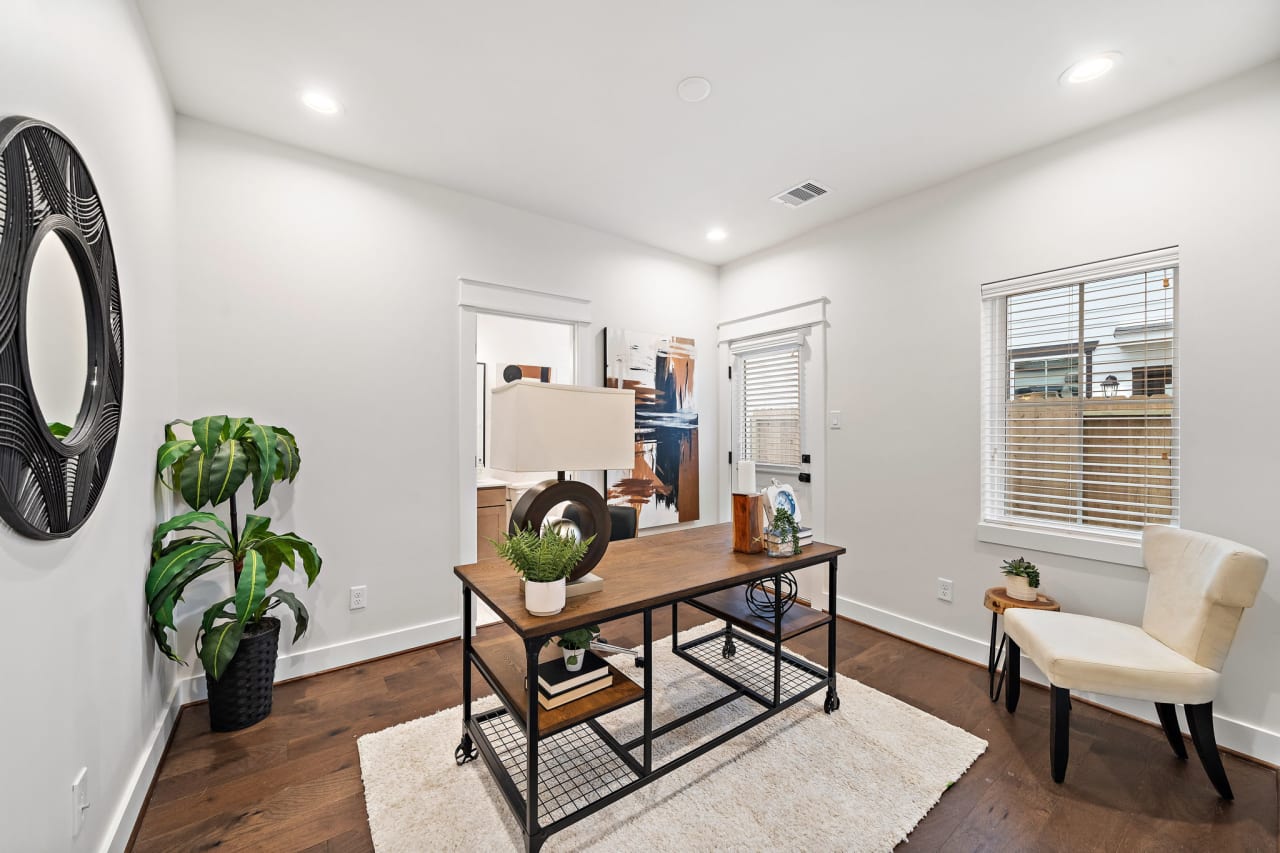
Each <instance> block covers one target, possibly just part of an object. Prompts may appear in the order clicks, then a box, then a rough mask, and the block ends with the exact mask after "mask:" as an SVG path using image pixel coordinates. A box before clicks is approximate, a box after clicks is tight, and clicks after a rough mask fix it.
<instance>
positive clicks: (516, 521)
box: [489, 379, 635, 584]
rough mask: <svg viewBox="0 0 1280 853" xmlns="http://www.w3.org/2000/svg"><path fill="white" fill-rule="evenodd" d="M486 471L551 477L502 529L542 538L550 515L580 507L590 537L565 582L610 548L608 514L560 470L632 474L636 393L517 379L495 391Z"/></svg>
mask: <svg viewBox="0 0 1280 853" xmlns="http://www.w3.org/2000/svg"><path fill="white" fill-rule="evenodd" d="M490 401H491V404H492V411H493V420H492V424H493V425H492V427H491V430H490V438H489V442H490V448H489V465H490V467H493V468H497V469H500V470H503V471H525V472H532V471H556V472H558V476H557V478H556V479H554V480H544V481H543V482H541V483H539V484H538V485H536V486H534V487H533V488H531V489H529V490H527V491H526V492H525V493H524V494H523V495H522V496H521V497H520V500H519V501H517V502H516V505H515V507H514V509H512V511H511V523H510V525H508V530H509V532H511V533H515V532H516V531H517V530H523V529H525V528H526V527H532V528H533V529H534V530H537V531H541V530H542V525H543V522H544V520H545V519H546V517H547V513H549V512H550V511H551V510H552V509H553V508H555V507H556V506H558V505H559V504H562V503H565V502H568V503H572V504H576V505H577V506H578V507H579V515H580V516H581V519H582V520H581V523H580V524H579V531H580V533H581V535H582V538H583V539H584V540H585V539H587V538H588V537H590V536H594V537H595V539H594V540H592V542H591V545H590V547H589V548H588V549H587V554H586V556H585V557H583V558H582V562H580V563H578V565H577V566H576V567H575V568H574V570H573V574H571V575H570V576H569V582H570V584H572V583H573V582H574V581H577V580H579V579H580V578H582V577H583V576H585V575H586V574H587V573H589V572H590V571H591V569H592V568H594V567H595V565H596V564H597V563H599V562H600V558H601V557H603V556H604V552H605V550H606V549H607V548H608V547H609V533H610V522H609V507H608V505H607V504H606V503H605V499H604V495H602V494H600V493H599V492H597V491H596V490H595V489H593V488H592V487H591V486H589V485H587V484H586V483H582V482H578V481H575V480H566V479H565V476H564V475H565V472H566V471H590V470H597V471H599V470H607V469H610V468H612V469H615V470H624V471H625V470H630V469H631V468H633V467H634V466H635V392H634V391H631V390H619V389H616V388H592V387H587V386H582V385H555V384H552V383H549V382H538V381H535V380H527V379H520V380H517V381H515V382H509V383H507V384H506V385H503V386H501V387H498V388H495V389H493V393H492V396H491V398H490Z"/></svg>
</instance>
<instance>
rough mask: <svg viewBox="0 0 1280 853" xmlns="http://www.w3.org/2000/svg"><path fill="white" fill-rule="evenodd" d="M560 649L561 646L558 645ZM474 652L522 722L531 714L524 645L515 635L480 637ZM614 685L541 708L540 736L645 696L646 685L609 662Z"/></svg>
mask: <svg viewBox="0 0 1280 853" xmlns="http://www.w3.org/2000/svg"><path fill="white" fill-rule="evenodd" d="M556 651H557V652H559V649H556ZM471 655H472V657H473V658H474V659H475V663H476V666H478V667H479V668H480V671H481V672H482V673H485V674H486V675H487V676H488V677H487V678H486V680H487V681H488V682H489V683H490V684H491V685H492V686H493V688H494V690H495V691H497V693H498V695H499V696H500V698H501V699H502V700H503V702H505V703H506V705H507V707H508V708H510V709H511V710H512V711H513V712H514V713H515V716H516V718H517V719H518V721H519V723H520V725H521V726H522V727H523V726H524V725H525V720H527V719H528V718H529V694H528V692H527V691H528V688H527V687H526V685H525V677H524V675H525V657H524V645H523V643H521V642H520V640H518V639H517V638H516V637H515V636H514V635H507V636H502V635H498V636H496V637H486V638H483V639H481V638H477V639H476V640H475V641H474V642H473V643H472V644H471ZM609 672H610V674H611V675H612V676H613V685H612V686H611V687H607V688H605V689H604V690H600V691H598V692H596V693H592V694H590V695H589V696H583V697H582V698H581V699H575V700H574V701H572V702H570V703H568V704H567V705H561V706H560V707H559V708H552V709H550V710H548V709H546V708H543V707H541V706H539V708H538V736H539V737H547V736H548V735H553V734H555V733H556V732H559V731H563V730H564V729H567V728H570V727H572V726H576V725H577V724H579V723H583V722H586V721H587V720H590V719H593V718H595V717H598V716H600V715H601V714H607V713H609V712H610V711H616V710H617V709H618V708H621V707H623V706H625V705H630V704H631V703H632V702H638V701H639V700H641V699H643V698H644V688H643V687H641V686H640V685H639V684H636V683H635V682H634V681H632V680H631V679H630V678H628V677H627V676H625V675H623V674H622V672H621V671H619V670H618V668H617V667H615V666H613V665H612V664H610V665H609Z"/></svg>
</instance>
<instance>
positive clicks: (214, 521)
mask: <svg viewBox="0 0 1280 853" xmlns="http://www.w3.org/2000/svg"><path fill="white" fill-rule="evenodd" d="M251 517H252V516H251ZM201 524H211V525H213V526H215V527H217V528H219V529H221V530H222V532H223V533H225V534H227V536H226V539H222V538H221V537H219V536H218V535H217V534H216V533H214V532H213V531H209V530H206V529H205V528H203V527H200V526H198V525H201ZM177 530H199V531H202V532H204V533H208V534H209V535H211V536H213V537H214V538H215V539H218V540H219V541H221V542H223V544H225V545H227V546H228V547H230V545H231V531H230V530H228V529H227V525H226V524H224V523H223V521H222V519H220V518H218V517H217V516H216V515H214V514H213V513H211V512H184V513H182V514H181V515H175V516H174V517H173V518H171V519H169V520H168V521H165V522H163V523H161V524H157V525H156V532H155V533H154V534H153V535H152V537H151V554H152V557H153V558H155V557H158V556H159V555H160V543H161V542H163V541H164V537H166V536H168V535H169V534H170V533H173V532H174V531H177Z"/></svg>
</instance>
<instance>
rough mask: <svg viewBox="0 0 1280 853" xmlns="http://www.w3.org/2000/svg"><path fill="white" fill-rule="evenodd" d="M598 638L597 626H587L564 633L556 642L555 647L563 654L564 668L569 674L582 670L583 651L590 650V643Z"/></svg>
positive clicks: (584, 656) (598, 629) (598, 630)
mask: <svg viewBox="0 0 1280 853" xmlns="http://www.w3.org/2000/svg"><path fill="white" fill-rule="evenodd" d="M598 636H600V626H599V625H588V626H587V627H585V628H574V629H573V630H572V631H566V632H565V633H563V634H561V635H560V638H559V639H558V640H556V645H557V646H559V647H560V648H561V650H562V651H563V652H564V668H565V669H567V670H569V671H570V672H578V671H579V670H581V669H582V662H583V660H585V659H586V655H584V654H583V652H584V651H586V650H587V649H589V648H591V643H592V642H594V641H595V638H596V637H598Z"/></svg>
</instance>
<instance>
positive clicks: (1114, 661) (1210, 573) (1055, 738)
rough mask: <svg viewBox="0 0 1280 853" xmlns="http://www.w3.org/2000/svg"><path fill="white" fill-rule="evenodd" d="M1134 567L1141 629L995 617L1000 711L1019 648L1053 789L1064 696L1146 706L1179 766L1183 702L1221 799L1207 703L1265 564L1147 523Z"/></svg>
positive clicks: (1062, 740)
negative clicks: (1041, 695)
mask: <svg viewBox="0 0 1280 853" xmlns="http://www.w3.org/2000/svg"><path fill="white" fill-rule="evenodd" d="M1142 561H1143V563H1144V564H1145V565H1146V568H1147V571H1148V572H1149V573H1150V575H1151V580H1150V581H1149V583H1148V586H1147V606H1146V610H1145V612H1144V613H1143V614H1142V627H1138V626H1137V625H1128V624H1125V623H1123V622H1112V621H1110V620H1107V619H1097V618H1094V617H1092V616H1082V615H1079V614H1074V613H1054V612H1050V611H1041V610H1027V609H1015V610H1009V611H1007V612H1006V613H1005V633H1007V634H1008V635H1009V641H1010V643H1009V654H1008V657H1007V658H1006V660H1007V661H1008V663H1007V664H1006V666H1007V667H1008V687H1007V690H1006V693H1005V707H1006V708H1007V709H1008V710H1009V713H1013V712H1014V711H1015V710H1016V709H1017V707H1018V694H1019V684H1018V675H1019V672H1018V670H1019V650H1021V652H1022V653H1024V654H1026V655H1027V657H1029V658H1031V660H1033V661H1035V664H1036V666H1038V667H1039V668H1040V670H1041V671H1042V672H1043V673H1044V674H1045V675H1046V676H1047V677H1048V678H1049V684H1050V694H1051V695H1050V700H1049V740H1050V747H1049V764H1050V768H1051V769H1052V771H1053V781H1055V782H1059V783H1060V782H1062V780H1063V779H1064V778H1065V777H1066V773H1067V754H1068V744H1069V733H1070V729H1069V727H1070V716H1071V691H1072V690H1086V691H1089V692H1093V693H1105V694H1108V695H1111V696H1126V697H1129V698H1131V699H1147V700H1150V701H1152V702H1154V703H1155V705H1156V712H1157V714H1158V715H1159V717H1160V723H1161V725H1162V726H1163V727H1164V733H1165V736H1166V737H1167V738H1168V739H1169V745H1170V746H1171V747H1173V751H1174V753H1175V754H1176V755H1177V756H1178V757H1179V758H1182V759H1185V758H1186V757H1187V748H1186V746H1185V745H1184V744H1183V742H1182V732H1181V731H1180V730H1179V728H1178V716H1177V712H1176V710H1175V708H1174V706H1175V705H1183V706H1184V711H1185V713H1186V717H1187V729H1188V730H1189V731H1190V733H1191V741H1192V743H1193V744H1195V748H1196V752H1197V753H1198V754H1199V756H1200V762H1201V763H1202V764H1203V765H1204V769H1205V772H1206V773H1208V774H1209V780H1210V781H1211V782H1213V786H1214V787H1215V788H1217V789H1218V793H1219V794H1220V795H1221V796H1222V797H1223V798H1224V799H1228V800H1230V799H1232V794H1231V785H1230V783H1228V782H1227V774H1226V771H1225V770H1223V768H1222V758H1221V757H1220V756H1219V755H1218V745H1217V741H1215V740H1214V736H1213V698H1214V696H1215V695H1216V694H1217V692H1218V680H1219V678H1220V673H1221V671H1222V665H1223V663H1224V662H1225V661H1226V659H1227V652H1228V650H1230V648H1231V641H1232V640H1233V639H1235V635H1236V627H1237V626H1238V625H1239V624H1240V616H1241V615H1242V614H1243V613H1244V609H1245V608H1246V607H1252V606H1253V603H1254V600H1255V599H1256V598H1257V596H1258V590H1259V589H1260V588H1261V586H1262V578H1263V576H1264V575H1266V573H1267V558H1266V557H1264V556H1263V555H1262V554H1260V553H1259V552H1257V551H1255V550H1254V549H1252V548H1247V547H1245V546H1244V545H1238V544H1236V543H1235V542H1230V541H1228V540H1226V539H1219V538H1217V537H1216V536H1208V535H1205V534H1203V533H1194V532H1192V531H1190V530H1178V529H1176V528H1172V527H1161V526H1156V525H1151V526H1148V527H1147V528H1146V529H1145V530H1143V533H1142Z"/></svg>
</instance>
